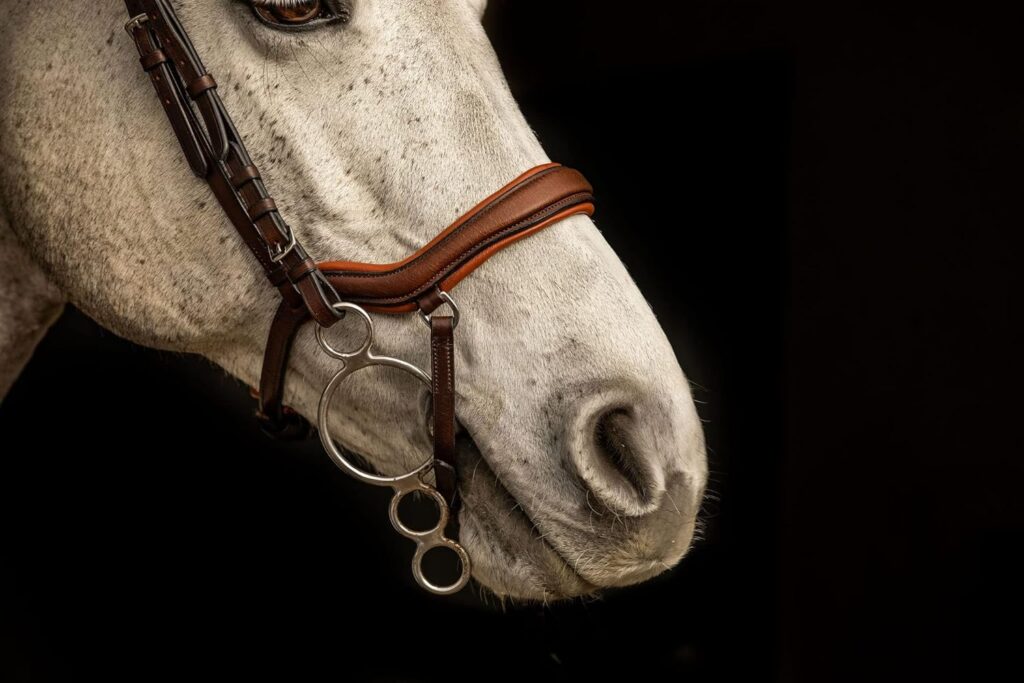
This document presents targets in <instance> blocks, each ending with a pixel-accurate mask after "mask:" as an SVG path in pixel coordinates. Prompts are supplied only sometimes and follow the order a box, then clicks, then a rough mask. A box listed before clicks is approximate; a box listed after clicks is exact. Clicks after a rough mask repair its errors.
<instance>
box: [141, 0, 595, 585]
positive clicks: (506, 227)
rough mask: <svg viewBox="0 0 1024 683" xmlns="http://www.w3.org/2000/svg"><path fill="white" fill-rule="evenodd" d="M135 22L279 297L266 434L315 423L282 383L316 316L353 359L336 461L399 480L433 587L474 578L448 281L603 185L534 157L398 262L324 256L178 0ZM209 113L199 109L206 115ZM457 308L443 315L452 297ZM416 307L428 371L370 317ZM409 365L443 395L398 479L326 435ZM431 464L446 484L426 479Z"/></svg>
mask: <svg viewBox="0 0 1024 683" xmlns="http://www.w3.org/2000/svg"><path fill="white" fill-rule="evenodd" d="M125 5H126V6H127V8H128V12H129V17H130V19H129V21H128V23H127V24H126V25H125V30H126V31H128V34H129V35H130V36H131V37H132V39H133V40H134V42H135V46H136V47H137V48H138V51H139V56H140V57H139V62H140V63H141V64H142V68H143V70H144V71H145V72H146V73H147V74H148V75H149V78H150V81H151V83H152V84H153V87H154V88H155V90H156V92H157V96H158V97H159V98H160V102H161V104H162V105H163V107H164V112H165V113H166V115H167V118H168V120H169V121H170V124H171V128H172V130H173V131H174V134H175V135H176V136H177V138H178V142H179V143H180V145H181V148H182V152H183V153H184V155H185V159H186V160H187V161H188V164H189V167H190V168H191V169H192V172H193V173H194V174H195V175H196V176H198V177H200V178H202V179H204V180H205V181H206V183H207V184H208V185H209V187H210V190H211V191H212V192H213V195H214V196H215V197H216V198H217V202H218V203H219V204H220V205H221V208H222V209H223V210H224V213H225V215H227V217H228V219H229V220H230V221H231V223H232V225H233V226H234V227H235V230H236V231H237V232H238V234H239V235H240V236H241V237H242V240H243V241H244V242H245V244H246V245H247V246H248V248H249V250H250V251H251V252H252V254H253V256H254V257H255V258H256V261H257V262H258V263H259V264H260V266H261V267H262V268H263V271H264V273H265V274H266V276H267V279H268V280H269V281H270V283H271V284H272V285H274V287H276V288H277V289H278V291H279V292H280V295H281V303H280V305H279V307H278V309H277V313H276V315H275V317H274V320H273V323H272V324H271V327H270V332H269V335H268V338H267V345H266V350H265V352H264V358H263V370H262V373H261V377H260V386H259V391H258V394H257V396H258V400H259V408H258V411H257V417H258V419H259V421H260V424H261V426H262V428H263V430H264V431H265V432H267V433H268V434H271V435H273V436H276V437H281V438H296V437H305V436H307V435H308V434H309V433H310V427H309V424H308V423H307V422H306V421H305V420H304V419H303V418H302V417H301V416H299V415H298V414H297V413H295V412H294V411H292V410H290V409H288V408H287V407H285V405H284V386H285V378H286V375H287V368H288V359H289V355H290V352H291V347H292V343H293V342H294V340H295V336H296V334H297V333H298V331H299V329H300V328H301V327H302V326H303V325H304V324H305V323H307V322H309V321H310V320H312V321H315V322H316V323H317V327H316V337H317V340H318V342H319V343H320V346H321V347H322V348H323V349H324V352H325V353H327V354H328V355H329V356H330V357H332V358H335V359H337V360H339V361H341V362H342V363H343V366H342V368H341V370H339V371H338V372H337V373H336V374H335V375H334V376H333V377H332V379H331V380H330V381H329V382H328V384H327V387H326V388H325V389H324V393H323V395H322V397H321V400H320V405H319V407H318V411H317V426H318V428H319V432H320V439H321V442H322V443H323V445H324V448H325V449H326V451H327V453H328V455H330V456H331V458H332V459H333V460H334V462H335V463H336V464H337V465H338V466H339V467H341V468H342V469H343V470H345V471H347V472H348V473H349V474H351V475H352V476H354V477H356V478H357V479H359V480H361V481H365V482H367V483H370V484H374V485H378V486H389V487H391V488H393V489H394V490H395V495H394V497H393V498H392V502H391V507H390V511H389V514H390V517H391V522H392V524H393V525H394V526H395V528H396V529H397V530H398V531H399V533H401V534H402V535H404V536H406V537H407V538H410V539H412V540H413V541H415V543H416V546H417V548H416V552H415V554H414V557H413V575H414V577H415V578H416V581H417V582H418V583H419V584H420V585H421V586H423V587H424V588H426V589H427V590H430V591H432V592H434V593H439V594H450V593H454V592H456V591H458V590H459V589H461V588H462V587H463V586H464V585H465V584H466V582H467V581H468V579H469V572H470V564H469V556H468V555H467V554H466V552H465V550H463V548H462V547H461V546H460V545H459V544H458V543H457V542H456V541H454V540H452V539H450V538H448V537H447V536H445V528H446V526H447V524H448V522H449V519H450V515H449V512H450V509H453V508H454V506H455V505H456V504H457V502H458V497H457V495H456V492H457V477H456V474H457V472H456V467H455V434H456V426H455V424H456V418H455V396H456V391H455V352H454V348H455V346H454V331H455V328H456V327H457V326H458V323H459V318H460V312H459V309H458V307H457V306H456V304H455V300H454V299H453V298H452V296H451V294H450V292H451V291H452V289H453V288H454V287H455V286H456V285H457V284H458V283H459V282H460V281H461V280H462V279H464V278H465V277H466V276H468V275H469V274H470V273H472V272H473V270H475V269H476V268H478V267H479V266H480V265H481V264H483V263H484V262H485V261H487V259H489V258H490V257H491V256H493V255H494V254H496V253H497V252H498V251H500V250H502V249H504V248H506V247H508V246H510V245H511V244H513V243H515V242H516V241H518V240H520V239H522V238H524V237H527V236H529V235H532V234H534V233H536V232H538V231H540V230H542V229H544V228H546V227H548V226H550V225H553V224H554V223H556V222H558V221H560V220H562V219H564V218H566V217H568V216H571V215H573V214H581V213H582V214H588V215H589V214H591V213H592V212H593V210H594V204H593V189H592V188H591V186H590V184H589V183H588V182H587V181H586V179H585V178H584V177H583V176H582V175H581V174H580V173H579V172H578V171H575V170H572V169H570V168H566V167H564V166H560V165H558V164H554V163H548V164H543V165H540V166H537V167H535V168H532V169H530V170H528V171H526V172H525V173H523V174H522V175H520V176H519V177H518V178H515V179H514V180H512V181H511V182H510V183H508V184H507V185H505V186H504V187H502V188H501V189H500V190H498V191H497V192H495V193H494V194H492V195H491V196H490V197H487V198H486V199H484V200H482V201H481V202H480V203H479V204H477V205H476V206H475V207H473V208H472V209H471V210H469V211H468V212H466V213H465V214H464V215H463V216H461V217H460V218H459V219H458V220H456V221H455V222H454V223H452V224H451V225H450V226H448V227H447V228H446V229H445V230H444V231H442V232H441V233H440V234H438V235H437V237H435V238H434V239H433V240H431V241H430V242H429V243H428V244H426V245H425V246H423V247H422V248H421V249H419V250H418V251H417V252H415V253H414V254H411V255H410V256H408V257H407V258H406V259H404V260H402V261H399V262H397V263H389V264H369V263H354V262H350V261H329V262H324V263H317V262H315V261H314V260H313V259H312V258H310V256H309V254H308V253H307V252H306V250H305V249H304V248H303V246H302V244H301V243H300V242H299V240H298V238H297V236H296V235H295V233H294V232H292V230H291V228H290V227H289V226H288V224H287V223H285V221H284V219H283V218H282V216H281V212H280V210H279V208H278V206H277V203H276V202H275V201H274V199H273V198H272V197H271V196H270V194H269V193H268V191H267V188H266V185H265V184H264V182H263V179H262V177H261V175H260V172H259V169H258V168H257V167H256V165H255V163H253V161H252V158H251V157H250V156H249V153H248V151H247V150H246V148H245V145H244V143H243V142H242V138H241V136H240V135H239V133H238V130H237V128H236V127H235V124H234V122H233V121H232V120H231V117H230V116H229V115H228V113H227V110H226V109H225V107H224V104H223V102H222V101H221V99H220V96H219V95H218V94H217V82H216V81H215V80H214V78H213V76H212V75H210V74H209V73H208V72H207V71H206V68H205V67H204V66H203V63H202V61H201V60H200V58H199V55H198V53H197V52H196V49H195V47H194V46H193V44H192V42H191V40H190V39H189V37H188V34H187V32H186V31H185V29H184V27H183V26H182V25H181V23H180V21H179V20H178V18H177V16H176V15H175V13H174V9H173V7H172V6H171V4H170V2H169V1H168V0H125ZM197 112H198V113H197ZM444 305H447V306H448V308H450V314H449V315H439V314H438V313H436V311H437V310H438V309H439V308H441V307H442V306H444ZM368 311H372V312H375V313H385V314H401V313H418V314H419V315H420V316H421V317H422V318H423V320H424V322H426V323H427V325H428V326H429V327H430V351H431V372H430V374H429V375H428V374H427V373H425V372H424V371H423V370H421V369H419V368H417V367H416V366H413V365H411V364H409V363H407V362H405V361H402V360H399V359H396V358H389V357H386V356H379V355H376V354H375V353H373V349H372V345H373V322H372V320H371V318H370V316H369V314H368V313H367V312H368ZM347 315H355V316H357V317H358V318H359V319H361V320H362V322H363V324H364V325H365V327H366V332H367V333H366V336H365V340H364V342H363V343H362V345H361V346H360V347H359V348H358V349H356V350H354V351H341V350H338V349H335V348H334V347H333V346H332V345H331V344H330V343H329V342H328V340H327V339H326V338H325V336H324V331H325V330H326V329H328V328H330V327H331V326H332V325H334V324H335V323H337V322H338V321H339V320H341V319H342V318H343V317H346V316H347ZM382 365H383V366H388V367H394V368H398V369H401V370H403V371H405V372H407V373H409V374H412V375H414V376H415V377H417V378H418V379H419V380H420V381H421V382H423V383H424V384H425V385H426V386H427V387H429V389H430V391H431V395H432V399H433V406H432V414H433V416H432V439H433V457H432V459H430V460H428V461H426V462H424V463H423V464H421V465H420V466H418V467H417V468H415V469H414V470H412V471H410V472H408V473H406V474H404V475H400V476H397V477H385V476H381V475H377V474H374V473H370V472H366V471H364V470H362V469H360V468H359V467H358V466H357V465H355V464H353V463H352V462H351V461H350V459H349V455H348V454H346V453H345V452H344V451H343V450H341V449H340V448H339V447H338V446H337V444H335V443H334V440H333V439H332V438H331V436H330V433H329V424H328V423H329V414H330V411H329V407H330V401H331V398H332V397H333V396H334V393H335V391H336V390H337V388H338V387H339V386H340V385H341V384H342V382H344V380H346V379H347V378H348V377H349V376H351V375H352V374H353V373H355V372H358V371H359V370H361V369H363V368H366V367H371V366H382ZM430 471H433V473H434V480H435V482H436V487H437V488H436V489H435V488H434V487H432V486H430V484H429V483H427V482H426V481H425V477H426V475H427V473H428V472H430ZM414 491H418V492H420V493H425V494H426V495H428V496H432V497H433V498H434V499H435V501H436V502H437V503H438V507H439V510H440V519H439V520H438V523H437V525H436V526H435V527H434V528H433V529H430V530H427V531H416V530H413V529H410V528H408V527H407V526H406V525H404V524H403V523H402V521H401V519H399V517H398V503H399V502H400V501H401V499H402V498H403V497H404V496H405V495H407V494H408V493H410V492H414ZM439 546H444V547H446V548H448V549H450V550H452V551H453V552H455V553H456V554H457V555H458V557H459V559H460V561H461V565H462V573H461V575H460V577H459V579H458V580H457V581H455V582H454V583H452V584H450V585H447V586H439V585H436V584H434V583H431V582H430V581H429V580H428V579H427V578H426V577H425V576H424V575H423V572H422V569H421V568H420V562H421V560H422V558H423V556H424V554H425V553H426V552H427V551H428V550H430V549H432V548H436V547H439Z"/></svg>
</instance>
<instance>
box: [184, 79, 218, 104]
mask: <svg viewBox="0 0 1024 683" xmlns="http://www.w3.org/2000/svg"><path fill="white" fill-rule="evenodd" d="M216 87H217V81H215V80H213V76H211V75H210V74H203V75H202V76H200V77H199V78H197V79H196V80H194V81H192V82H191V83H189V84H188V88H187V90H188V95H189V97H191V98H192V99H193V100H194V99H197V98H198V97H199V96H200V95H202V94H203V93H204V92H206V91H207V90H213V89H214V88H216Z"/></svg>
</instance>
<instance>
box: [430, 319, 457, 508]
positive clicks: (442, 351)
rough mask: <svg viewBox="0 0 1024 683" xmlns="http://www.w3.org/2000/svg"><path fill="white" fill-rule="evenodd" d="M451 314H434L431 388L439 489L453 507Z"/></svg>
mask: <svg viewBox="0 0 1024 683" xmlns="http://www.w3.org/2000/svg"><path fill="white" fill-rule="evenodd" d="M454 320H455V319H454V318H452V317H451V316H448V315H432V316H430V392H431V395H432V397H433V405H434V476H435V478H436V482H437V490H438V491H439V492H440V493H441V495H442V496H444V497H445V499H446V500H447V501H448V507H449V508H452V507H453V506H454V505H455V503H456V495H455V494H456V491H457V490H458V487H457V485H456V476H455V335H454V331H455V323H454Z"/></svg>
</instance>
